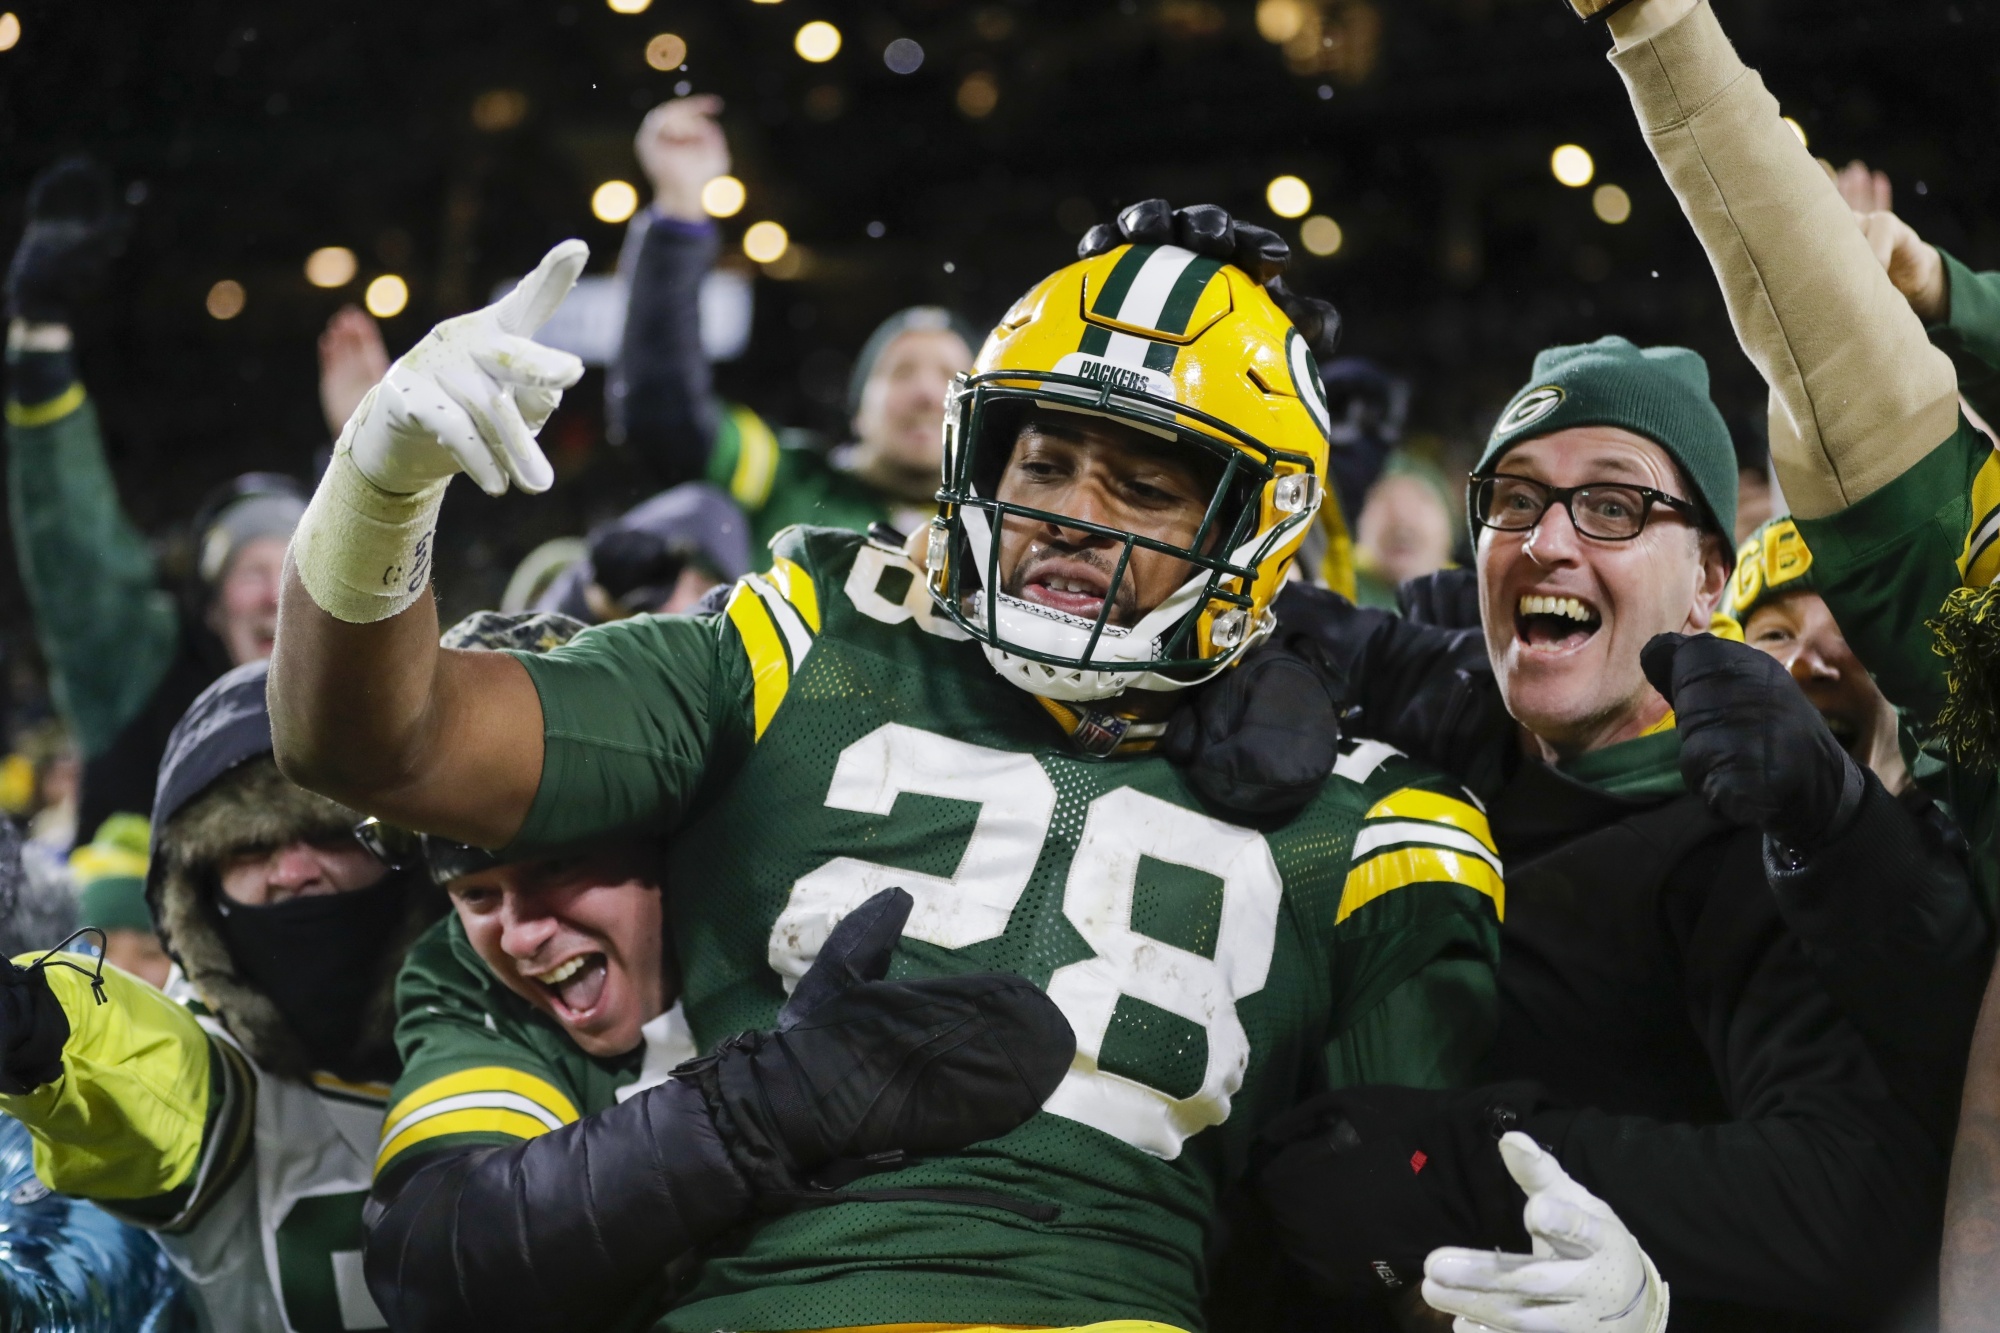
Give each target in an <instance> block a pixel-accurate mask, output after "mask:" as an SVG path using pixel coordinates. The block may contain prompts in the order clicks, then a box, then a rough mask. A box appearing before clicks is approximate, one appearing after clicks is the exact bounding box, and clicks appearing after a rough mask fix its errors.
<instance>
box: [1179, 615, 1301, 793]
mask: <svg viewBox="0 0 2000 1333" xmlns="http://www.w3.org/2000/svg"><path fill="white" fill-rule="evenodd" d="M1340 711H1341V700H1340V698H1339V696H1338V693H1337V692H1336V687H1335V685H1334V682H1333V679H1332V677H1331V673H1329V672H1328V671H1326V670H1325V669H1324V668H1322V667H1321V666H1319V665H1317V664H1316V658H1315V656H1307V655H1303V654H1300V653H1297V652H1294V651H1292V650H1291V649H1290V648H1288V647H1286V646H1284V645H1283V644H1282V643H1278V642H1271V643H1265V644H1262V645H1260V646H1258V647H1256V648H1253V649H1251V650H1250V652H1249V653H1248V654H1246V655H1245V656H1244V658H1243V660H1242V661H1241V662H1240V663H1238V664H1237V665H1236V666H1235V667H1233V668H1231V669H1230V670H1228V671H1225V672H1223V673H1222V675H1221V676H1220V677H1219V678H1218V679H1215V680H1212V681H1210V682H1208V684H1206V685H1203V686H1202V687H1200V688H1199V689H1194V690H1188V691H1186V697H1184V698H1183V699H1182V701H1181V704H1180V706H1179V707H1178V708H1176V709H1175V710H1174V713H1173V716H1172V717H1170V718H1168V719H1167V730H1166V734H1165V735H1164V736H1162V737H1161V739H1160V752H1161V753H1162V754H1164V755H1166V757H1167V758H1168V759H1171V760H1172V761H1173V762H1174V763H1176V764H1179V765H1180V766H1181V768H1182V770H1183V772H1182V776H1184V777H1185V778H1186V779H1187V783H1188V785H1189V786H1190V787H1193V788H1194V789H1195V791H1196V792H1197V793H1199V794H1200V795H1201V796H1202V798H1203V799H1204V800H1207V801H1210V802H1212V803H1214V804H1216V805H1219V806H1221V807H1222V808H1223V809H1225V810H1228V811H1230V812H1232V813H1235V814H1239V815H1250V816H1258V817H1269V816H1276V815H1290V814H1295V813H1296V812H1298V811H1299V810H1302V809H1304V808H1305V805H1306V803H1307V802H1308V801H1310V800H1312V798H1313V797H1314V796H1316V795H1318V794H1319V789H1320V788H1321V787H1322V786H1324V785H1326V777H1327V774H1329V773H1331V772H1332V771H1333V761H1334V760H1335V759H1336V758H1338V757H1339V752H1340Z"/></svg>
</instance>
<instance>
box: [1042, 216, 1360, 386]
mask: <svg viewBox="0 0 2000 1333" xmlns="http://www.w3.org/2000/svg"><path fill="white" fill-rule="evenodd" d="M1128 241H1129V242H1131V243H1132V244H1134V245H1178V246H1180V247H1181V248H1182V249H1183V250H1192V251H1194V252H1195V253H1196V254H1198V255H1204V256H1206V257H1208V258H1210V259H1220V260H1222V261H1223V262H1224V263H1228V264H1234V265H1235V266H1236V267H1238V268H1240V269H1242V270H1243V271H1244V272H1245V273H1248V274H1249V275H1250V276H1251V277H1252V278H1254V279H1255V280H1256V281H1257V282H1259V283H1260V284H1262V285H1263V288H1264V290H1265V291H1267V292H1269V293H1270V294H1271V299H1272V300H1273V301H1275V302H1277V304H1278V308H1279V309H1280V310H1282V311H1284V312H1285V317H1286V318H1287V319H1289V320H1291V321H1292V327H1293V328H1295V329H1297V330H1298V331H1299V336H1300V337H1301V338H1304V339H1305V340H1306V346H1307V347H1309V348H1311V349H1312V352H1313V354H1314V355H1315V356H1318V357H1321V358H1325V357H1330V356H1332V355H1333V354H1334V352H1335V351H1337V350H1338V349H1339V347H1340V312H1339V311H1337V310H1335V309H1334V308H1333V306H1332V305H1331V304H1329V303H1328V302H1326V301H1322V300H1319V299H1318V298H1317V297H1312V296H1301V295H1299V294H1298V293H1297V292H1294V291H1292V290H1291V289H1290V288H1289V287H1286V286H1285V280H1284V276H1283V275H1284V272H1285V266H1286V265H1287V264H1289V263H1291V260H1292V248H1291V247H1290V246H1289V245H1286V244H1285V239H1284V237H1282V236H1280V235H1278V233H1276V232H1274V231H1272V230H1270V229H1269V228H1268V227H1259V226H1255V225H1253V224H1251V223H1248V222H1238V221H1237V220H1236V219H1235V218H1233V217H1231V216H1230V215H1229V212H1228V210H1227V209H1224V208H1220V207H1217V206H1216V205H1214V204H1191V205H1189V206H1188V207H1186V208H1174V207H1173V206H1171V205H1170V204H1168V203H1167V201H1166V200H1164V199H1141V200H1140V201H1139V202H1138V203H1136V204H1133V205H1132V206H1131V207H1129V208H1127V209H1125V210H1124V211H1122V212H1121V213H1119V214H1118V220H1117V221H1116V222H1100V223H1098V224H1097V225H1096V226H1094V227H1092V228H1091V229H1090V230H1089V231H1087V232H1085V233H1084V234H1083V240H1082V241H1080V242H1078V244H1077V247H1076V254H1077V258H1079V259H1089V258H1090V257H1091V256H1092V255H1101V254H1103V253H1105V252H1106V251H1108V250H1114V249H1116V248H1117V247H1119V246H1121V245H1124V244H1125V243H1126V242H1128Z"/></svg>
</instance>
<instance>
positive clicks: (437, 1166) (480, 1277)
mask: <svg viewBox="0 0 2000 1333" xmlns="http://www.w3.org/2000/svg"><path fill="white" fill-rule="evenodd" d="M750 1204H751V1198H750V1192H749V1189H748V1187H747V1186H746V1185H745V1184H744V1183H743V1180H742V1178H741V1177H740V1176H739V1175H738V1174H737V1172H736V1169H735V1167H733V1166H732V1165H731V1164H730V1161H729V1154H728V1152H727V1151H726V1150H725V1149H724V1147H723V1145H722V1142H721V1140H720V1139H718V1138H717V1137H716V1133H715V1126H714V1122H713V1121H712V1120H711V1119H710V1118H709V1113H708V1109H707V1106H706V1105H705V1104H704V1103H703V1101H702V1099H701V1094H700V1093H699V1092H697V1091H696V1090H695V1089H694V1087H693V1086H692V1085H691V1084H687V1083H682V1082H678V1081H671V1080H670V1081H669V1082H666V1083H663V1084H660V1085H659V1086H657V1087H653V1088H648V1089H647V1090H646V1091H644V1092H642V1093H640V1094H638V1095H637V1096H636V1097H633V1098H632V1099H630V1100H629V1101H626V1102H624V1103H622V1104H621V1105H618V1106H614V1107H610V1108H608V1109H606V1110H604V1111H600V1112H598V1113H597V1114H595V1115H591V1116H586V1117H585V1118H584V1119H582V1120H579V1121H577V1122H575V1123H574V1124H570V1125H565V1126H564V1127H563V1128H561V1129H558V1130H555V1131H553V1132H551V1133H548V1134H544V1135H542V1136H541V1137H539V1138H534V1139H529V1140H527V1141H525V1142H523V1143H521V1144H519V1145H517V1146H513V1147H505V1148H483V1149H473V1150H469V1151H465V1152H458V1153H452V1154H449V1155H445V1156H440V1157H437V1158H430V1159H419V1160H418V1162H417V1163H416V1164H414V1165H413V1167H411V1168H408V1169H407V1170H406V1171H394V1170H392V1172H391V1173H390V1175H389V1177H387V1178H385V1179H384V1180H382V1181H379V1182H377V1185H376V1194H375V1197H374V1199H372V1200H371V1201H370V1203H369V1206H368V1240H367V1251H366V1254H367V1259H366V1272H367V1277H368V1287H369V1290H370V1291H371V1292H372V1293H373V1294H374V1297H375V1301H376V1304H377V1305H379V1306H380V1307H381V1309H382V1311H383V1313H384V1314H385V1315H386V1316H387V1317H388V1319H389V1323H390V1325H391V1327H394V1328H397V1329H402V1330H406V1331H409V1333H415V1331H420V1330H430V1329H437V1330H447V1329H448V1330H457V1329H465V1328H479V1329H489V1330H496V1331H504V1330H529V1329H570V1328H598V1327H603V1326H605V1325H606V1324H608V1323H610V1322H611V1321H613V1320H615V1319H617V1318H618V1317H619V1316H620V1315H621V1314H624V1313H626V1312H628V1311H629V1310H630V1309H631V1307H632V1306H633V1304H634V1303H635V1302H637V1301H639V1300H641V1299H642V1298H644V1297H645V1295H646V1294H647V1292H648V1291H649V1290H651V1289H653V1288H654V1287H655V1286H656V1285H657V1284H658V1283H659V1282H660V1281H661V1279H662V1278H663V1276H664V1274H665V1270H666V1266H667V1264H668V1263H669V1262H670V1261H672V1260H673V1259H675V1258H677V1257H678V1256H680V1255H682V1254H684V1253H686V1252H687V1251H688V1250H690V1249H692V1248H693V1247H694V1246H696V1245H698V1244H700V1243H702V1242H703V1241H705V1240H707V1239H709V1238H711V1237H713V1236H715V1235H717V1234H719V1233H720V1232H721V1231H723V1230H724V1229H726V1228H727V1227H729V1226H732V1225H734V1224H735V1223H737V1222H739V1221H741V1220H742V1219H743V1218H744V1217H745V1216H746V1215H747V1214H748V1212H749V1209H750Z"/></svg>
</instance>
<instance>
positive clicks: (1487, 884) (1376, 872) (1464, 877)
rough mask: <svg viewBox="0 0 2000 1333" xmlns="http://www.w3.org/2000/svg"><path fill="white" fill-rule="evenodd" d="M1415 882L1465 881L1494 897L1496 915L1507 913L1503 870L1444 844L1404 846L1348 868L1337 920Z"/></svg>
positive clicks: (1451, 882)
mask: <svg viewBox="0 0 2000 1333" xmlns="http://www.w3.org/2000/svg"><path fill="white" fill-rule="evenodd" d="M1412 884H1462V885H1464V886H1465V887H1466V888H1468V889H1472V890H1474V891H1475V892H1478V893H1483V894H1485V895H1486V896H1487V897H1488V898H1491V899H1492V900H1493V915H1494V916H1496V917H1500V918H1503V919H1504V918H1505V917H1506V914H1507V897H1506V886H1505V884H1504V882H1503V881H1502V880H1501V878H1500V872H1499V871H1498V870H1495V869H1494V868H1493V866H1492V865H1491V864H1489V863H1488V862H1487V861H1486V859H1485V858H1484V857H1478V856H1472V855H1470V854H1468V853H1465V852H1457V851H1450V850H1448V849H1446V848H1443V847H1403V848H1400V849H1398V850H1396V851H1393V852H1383V853H1381V854H1380V855H1377V856H1371V857H1369V858H1368V859H1367V860H1366V861H1363V862H1362V863H1361V864H1359V865H1357V866H1355V867H1354V868H1353V869H1352V870H1349V871H1348V872H1347V883H1346V885H1345V886H1343V887H1342V889H1341V891H1340V909H1339V910H1338V911H1337V912H1335V913H1334V918H1333V920H1334V924H1335V925H1338V924H1340V923H1341V922H1342V921H1345V920H1347V918H1348V917H1350V916H1353V915H1354V914H1355V913H1356V912H1358V911H1360V910H1361V909H1362V908H1363V907H1366V906H1367V905H1368V904H1369V903H1372V902H1374V901H1375V900H1376V899H1377V898H1380V897H1381V896H1382V895H1383V894H1385V893H1394V892H1395V891H1396V890H1397V889H1402V888H1407V887H1409V886H1410V885H1412Z"/></svg>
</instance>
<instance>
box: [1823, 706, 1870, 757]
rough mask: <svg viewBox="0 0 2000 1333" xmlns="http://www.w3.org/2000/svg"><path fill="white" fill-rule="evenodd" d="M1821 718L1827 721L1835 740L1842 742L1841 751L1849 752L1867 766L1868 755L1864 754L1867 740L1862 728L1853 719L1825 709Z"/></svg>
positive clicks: (1827, 727) (1828, 728) (1827, 726)
mask: <svg viewBox="0 0 2000 1333" xmlns="http://www.w3.org/2000/svg"><path fill="white" fill-rule="evenodd" d="M1820 717H1821V719H1822V720H1824V721H1825V723H1826V729H1827V730H1828V731H1830V732H1832V733H1833V738H1834V740H1836V741H1838V742H1840V748H1841V749H1843V750H1845V751H1847V753H1848V754H1850V755H1852V756H1853V757H1854V758H1855V759H1856V760H1857V761H1858V762H1860V763H1863V764H1865V763H1867V762H1868V759H1867V755H1866V754H1865V753H1864V750H1865V746H1864V745H1863V742H1864V740H1865V739H1866V738H1865V737H1864V736H1863V735H1862V734H1861V728H1859V727H1857V726H1855V725H1854V722H1853V720H1852V719H1850V718H1846V717H1843V716H1841V715H1840V714H1838V713H1829V712H1827V711H1825V710H1824V709H1822V710H1821V711H1820Z"/></svg>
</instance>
